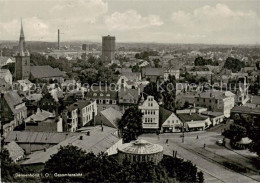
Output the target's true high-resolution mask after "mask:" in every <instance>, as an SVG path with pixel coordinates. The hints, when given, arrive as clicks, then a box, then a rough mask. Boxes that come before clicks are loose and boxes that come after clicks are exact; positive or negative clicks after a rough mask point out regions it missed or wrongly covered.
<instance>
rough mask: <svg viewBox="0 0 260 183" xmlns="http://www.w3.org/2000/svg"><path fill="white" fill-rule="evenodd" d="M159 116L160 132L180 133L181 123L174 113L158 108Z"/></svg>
mask: <svg viewBox="0 0 260 183" xmlns="http://www.w3.org/2000/svg"><path fill="white" fill-rule="evenodd" d="M159 115H160V116H159V121H160V124H161V131H162V132H181V130H182V128H183V123H182V122H181V120H180V119H179V118H178V116H177V115H176V114H175V113H174V112H172V111H169V110H167V109H164V108H162V107H160V109H159Z"/></svg>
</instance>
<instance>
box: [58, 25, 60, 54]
mask: <svg viewBox="0 0 260 183" xmlns="http://www.w3.org/2000/svg"><path fill="white" fill-rule="evenodd" d="M58 50H60V29H58Z"/></svg>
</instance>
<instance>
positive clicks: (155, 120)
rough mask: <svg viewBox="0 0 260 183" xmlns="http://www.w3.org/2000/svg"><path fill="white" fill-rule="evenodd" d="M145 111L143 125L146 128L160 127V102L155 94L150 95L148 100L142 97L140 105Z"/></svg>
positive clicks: (156, 128)
mask: <svg viewBox="0 0 260 183" xmlns="http://www.w3.org/2000/svg"><path fill="white" fill-rule="evenodd" d="M138 108H139V109H140V110H141V112H142V113H143V118H142V127H143V129H145V130H158V129H159V104H158V103H157V101H156V100H155V99H154V97H153V96H148V97H147V99H146V100H143V97H142V99H141V103H140V105H139V107H138Z"/></svg>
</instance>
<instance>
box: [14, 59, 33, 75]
mask: <svg viewBox="0 0 260 183" xmlns="http://www.w3.org/2000/svg"><path fill="white" fill-rule="evenodd" d="M15 59H16V62H15V78H16V80H21V79H29V77H30V73H31V70H30V57H29V56H16V57H15Z"/></svg>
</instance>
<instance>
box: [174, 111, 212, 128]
mask: <svg viewBox="0 0 260 183" xmlns="http://www.w3.org/2000/svg"><path fill="white" fill-rule="evenodd" d="M177 116H178V118H179V119H180V120H181V122H182V123H183V125H184V130H185V131H198V130H199V131H200V130H205V129H206V128H208V127H209V126H210V125H211V121H210V120H209V118H208V117H203V116H201V115H199V114H197V113H192V112H190V113H177Z"/></svg>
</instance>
